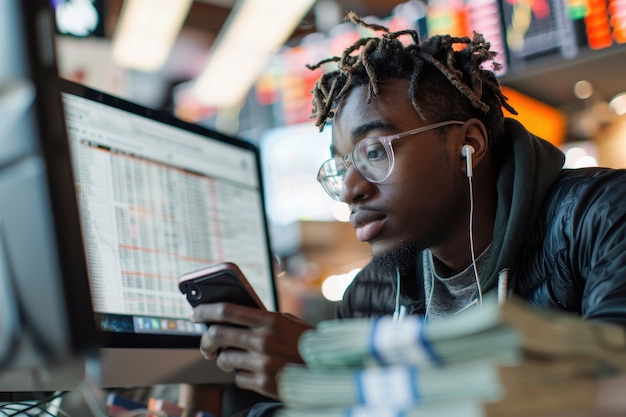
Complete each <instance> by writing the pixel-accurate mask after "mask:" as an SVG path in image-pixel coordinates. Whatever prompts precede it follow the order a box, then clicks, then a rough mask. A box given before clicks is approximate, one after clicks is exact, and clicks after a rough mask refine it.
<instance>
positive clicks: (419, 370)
mask: <svg viewBox="0 0 626 417" xmlns="http://www.w3.org/2000/svg"><path fill="white" fill-rule="evenodd" d="M299 349H300V353H301V355H302V358H303V359H304V361H305V365H304V366H301V365H289V366H287V367H285V368H284V369H283V371H282V373H281V374H280V375H279V381H278V382H279V384H278V387H279V395H280V398H281V400H282V401H283V403H284V404H285V409H284V410H282V411H281V414H280V416H281V417H298V416H301V417H315V416H318V415H319V416H331V417H332V416H333V415H337V416H339V415H341V416H351V415H353V416H355V417H356V416H359V417H361V416H362V417H367V416H370V415H371V416H379V417H385V416H396V415H402V416H407V417H411V416H415V417H420V416H428V417H433V416H435V417H436V416H455V417H491V416H497V417H517V416H519V417H522V416H523V417H529V416H533V415H539V414H540V413H549V412H559V411H568V410H580V409H584V408H586V407H591V406H592V404H593V398H594V396H593V392H594V390H593V386H594V383H595V381H596V380H597V379H598V378H601V377H603V376H605V375H610V374H615V373H622V372H626V336H625V333H624V329H623V328H622V327H621V326H616V325H611V324H603V323H594V322H586V321H582V320H580V318H579V317H576V316H573V315H568V314H565V313H560V312H547V311H538V310H534V309H532V308H531V307H530V306H528V305H527V304H525V303H524V302H522V301H521V300H518V299H515V298H513V299H512V300H510V302H507V303H506V304H503V305H499V304H498V303H497V302H496V300H495V298H494V299H492V298H489V297H486V298H485V299H484V302H483V305H482V308H480V309H475V310H468V311H467V312H465V313H464V314H460V315H456V316H451V317H450V318H448V319H444V320H441V321H438V322H436V323H432V324H431V323H424V322H423V320H422V318H421V317H418V316H415V317H412V316H411V317H406V318H405V319H404V320H402V321H400V322H395V321H393V320H392V318H391V317H380V318H375V319H349V320H332V321H326V322H322V323H320V324H319V325H318V327H317V329H315V330H311V331H309V332H306V333H305V334H303V336H302V337H301V339H300V344H299Z"/></svg>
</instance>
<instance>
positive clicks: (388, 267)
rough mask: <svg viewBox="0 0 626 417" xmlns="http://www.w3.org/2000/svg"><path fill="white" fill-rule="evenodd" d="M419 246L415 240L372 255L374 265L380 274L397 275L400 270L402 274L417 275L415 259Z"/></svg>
mask: <svg viewBox="0 0 626 417" xmlns="http://www.w3.org/2000/svg"><path fill="white" fill-rule="evenodd" d="M418 252H419V248H418V246H417V244H416V243H415V242H414V241H411V242H406V243H403V244H401V245H400V246H396V247H395V248H393V249H391V250H389V251H387V252H385V253H382V254H380V255H376V256H374V257H372V261H371V264H372V267H373V268H374V270H375V271H377V273H378V274H381V275H388V276H393V277H395V276H396V273H397V271H400V275H401V276H405V275H413V276H414V275H415V259H416V257H417V253H418Z"/></svg>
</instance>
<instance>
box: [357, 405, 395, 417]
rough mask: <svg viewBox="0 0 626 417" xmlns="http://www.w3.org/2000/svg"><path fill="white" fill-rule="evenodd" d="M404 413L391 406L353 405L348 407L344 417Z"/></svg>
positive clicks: (383, 415)
mask: <svg viewBox="0 0 626 417" xmlns="http://www.w3.org/2000/svg"><path fill="white" fill-rule="evenodd" d="M404 416H405V413H404V412H403V411H401V410H394V409H392V408H378V407H363V406H355V407H351V408H348V409H347V410H346V413H345V417H404Z"/></svg>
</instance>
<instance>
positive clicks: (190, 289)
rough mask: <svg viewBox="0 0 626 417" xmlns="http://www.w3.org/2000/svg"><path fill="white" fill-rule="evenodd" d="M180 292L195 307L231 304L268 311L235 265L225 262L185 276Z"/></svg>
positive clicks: (179, 283)
mask: <svg viewBox="0 0 626 417" xmlns="http://www.w3.org/2000/svg"><path fill="white" fill-rule="evenodd" d="M178 288H179V289H180V291H181V292H182V293H183V294H184V295H185V296H186V297H187V301H188V302H189V304H191V306H192V307H195V306H197V305H199V304H207V303H221V302H228V303H233V304H239V305H242V306H246V307H254V308H260V309H262V310H265V309H266V308H265V306H264V304H263V302H262V301H261V299H260V298H259V296H258V295H257V293H256V292H255V291H254V289H253V288H252V285H250V283H249V282H248V280H247V279H246V277H245V276H244V275H243V273H242V272H241V270H240V269H239V267H238V266H237V265H236V264H234V263H232V262H222V263H220V264H216V265H211V266H208V267H206V268H202V269H200V270H197V271H193V272H189V273H187V274H184V275H182V276H181V277H180V278H179V280H178Z"/></svg>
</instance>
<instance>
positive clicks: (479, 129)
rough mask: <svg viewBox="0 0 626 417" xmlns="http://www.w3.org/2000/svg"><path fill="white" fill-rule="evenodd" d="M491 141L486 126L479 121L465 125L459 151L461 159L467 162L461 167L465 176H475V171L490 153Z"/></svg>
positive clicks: (472, 120)
mask: <svg viewBox="0 0 626 417" xmlns="http://www.w3.org/2000/svg"><path fill="white" fill-rule="evenodd" d="M488 147H489V140H488V137H487V129H486V128H485V125H483V123H482V122H481V121H480V120H478V119H475V118H473V119H470V120H468V121H467V122H465V124H464V125H463V142H462V143H461V149H460V151H459V155H460V157H461V158H462V159H463V160H464V161H465V163H464V164H462V165H461V170H462V171H463V174H465V175H466V176H468V177H471V176H472V175H473V171H474V169H475V168H476V167H477V166H479V165H480V163H481V161H482V160H483V159H484V158H485V155H487V153H488Z"/></svg>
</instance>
